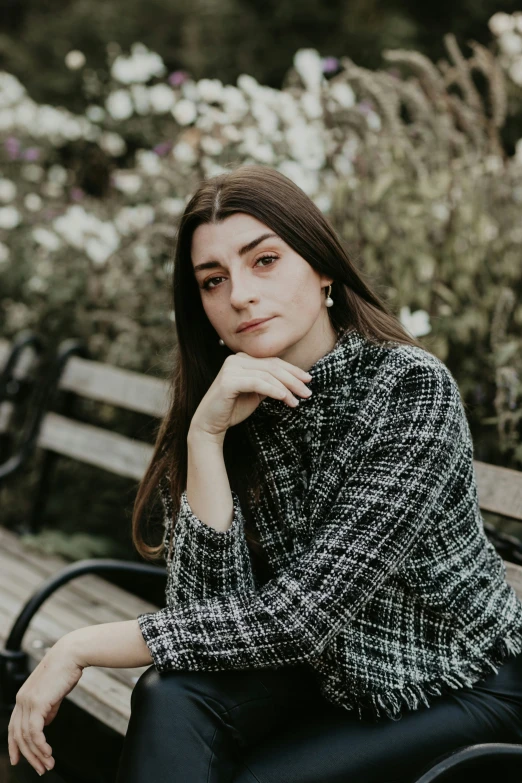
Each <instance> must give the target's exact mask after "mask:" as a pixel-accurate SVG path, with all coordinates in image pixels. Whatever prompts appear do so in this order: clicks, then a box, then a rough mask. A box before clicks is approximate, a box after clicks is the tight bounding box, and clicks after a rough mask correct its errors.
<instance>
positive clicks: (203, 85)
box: [196, 79, 223, 103]
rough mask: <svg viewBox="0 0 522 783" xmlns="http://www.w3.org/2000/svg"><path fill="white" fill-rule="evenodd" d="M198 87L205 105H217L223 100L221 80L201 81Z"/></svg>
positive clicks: (197, 84)
mask: <svg viewBox="0 0 522 783" xmlns="http://www.w3.org/2000/svg"><path fill="white" fill-rule="evenodd" d="M196 87H197V90H198V94H199V97H200V98H201V100H202V101H205V103H214V102H216V103H217V102H220V101H221V100H222V99H223V82H221V81H220V80H219V79H200V80H199V82H197V83H196Z"/></svg>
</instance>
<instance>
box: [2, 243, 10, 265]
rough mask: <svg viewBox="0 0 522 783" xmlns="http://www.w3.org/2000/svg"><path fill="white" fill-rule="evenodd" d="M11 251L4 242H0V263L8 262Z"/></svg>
mask: <svg viewBox="0 0 522 783" xmlns="http://www.w3.org/2000/svg"><path fill="white" fill-rule="evenodd" d="M10 255H11V251H10V250H9V248H8V247H7V245H6V244H4V242H0V264H7V262H8V261H9V256H10Z"/></svg>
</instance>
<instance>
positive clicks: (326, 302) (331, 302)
mask: <svg viewBox="0 0 522 783" xmlns="http://www.w3.org/2000/svg"><path fill="white" fill-rule="evenodd" d="M328 288H329V290H328V296H327V297H326V300H325V304H326V306H327V307H331V306H332V305H333V299H332V297H331V296H330V293H331V291H332V286H331V285H330V286H328Z"/></svg>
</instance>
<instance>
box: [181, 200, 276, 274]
mask: <svg viewBox="0 0 522 783" xmlns="http://www.w3.org/2000/svg"><path fill="white" fill-rule="evenodd" d="M268 238H272V239H274V240H280V237H279V236H278V235H277V233H276V232H275V231H274V230H273V229H272V228H270V226H267V225H266V224H265V223H262V222H261V221H260V220H257V218H254V217H252V216H251V215H246V214H244V213H236V214H234V215H230V216H229V217H227V218H225V220H222V221H220V222H219V223H202V224H201V225H199V226H198V227H197V228H196V229H195V231H194V233H193V235H192V244H191V257H192V265H193V267H194V269H195V271H198V268H199V269H200V268H201V265H202V264H205V267H207V263H208V262H212V261H223V260H225V259H226V258H227V257H231V256H235V255H239V256H245V255H246V254H247V253H248V252H249V251H251V250H253V249H254V248H255V247H256V246H257V245H258V244H260V242H261V241H262V240H263V239H268ZM280 241H282V240H280ZM207 268H208V267H207Z"/></svg>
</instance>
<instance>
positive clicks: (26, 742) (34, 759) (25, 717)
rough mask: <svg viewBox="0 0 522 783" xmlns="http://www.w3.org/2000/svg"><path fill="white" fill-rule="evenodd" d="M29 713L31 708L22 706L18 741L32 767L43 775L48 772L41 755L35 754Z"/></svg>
mask: <svg viewBox="0 0 522 783" xmlns="http://www.w3.org/2000/svg"><path fill="white" fill-rule="evenodd" d="M29 713H30V708H29V707H27V706H23V705H22V720H21V725H20V734H19V735H18V736H17V737H16V741H17V742H18V745H19V747H20V750H21V751H22V753H23V755H24V756H25V758H26V759H27V761H28V762H29V764H31V766H32V767H34V769H35V770H36V771H37V772H38V774H39V775H43V773H44V772H45V771H46V769H45V765H44V763H43V761H42V760H41V758H40V757H39V755H38V754H37V753H35V751H34V750H33V748H32V740H31V730H30V727H29Z"/></svg>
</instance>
